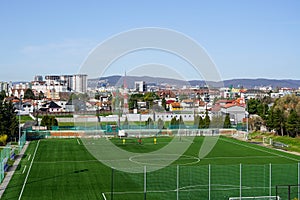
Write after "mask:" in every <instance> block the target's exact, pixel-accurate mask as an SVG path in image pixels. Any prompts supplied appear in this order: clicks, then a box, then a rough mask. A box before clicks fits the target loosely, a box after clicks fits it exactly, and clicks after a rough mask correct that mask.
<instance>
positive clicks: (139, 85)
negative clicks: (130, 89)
mask: <svg viewBox="0 0 300 200" xmlns="http://www.w3.org/2000/svg"><path fill="white" fill-rule="evenodd" d="M134 88H135V90H136V91H137V92H145V91H146V90H147V85H146V83H145V81H135V82H134Z"/></svg>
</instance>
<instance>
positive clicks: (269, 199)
mask: <svg viewBox="0 0 300 200" xmlns="http://www.w3.org/2000/svg"><path fill="white" fill-rule="evenodd" d="M243 199H247V200H251V199H255V200H280V197H279V196H254V197H230V198H229V200H243Z"/></svg>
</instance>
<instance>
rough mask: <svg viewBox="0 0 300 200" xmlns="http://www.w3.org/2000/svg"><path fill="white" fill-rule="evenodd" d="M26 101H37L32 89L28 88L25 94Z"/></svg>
mask: <svg viewBox="0 0 300 200" xmlns="http://www.w3.org/2000/svg"><path fill="white" fill-rule="evenodd" d="M24 99H35V96H34V93H33V91H32V89H30V88H28V89H27V90H26V91H25V93H24Z"/></svg>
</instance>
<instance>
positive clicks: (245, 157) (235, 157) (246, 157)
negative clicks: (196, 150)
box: [201, 156, 278, 160]
mask: <svg viewBox="0 0 300 200" xmlns="http://www.w3.org/2000/svg"><path fill="white" fill-rule="evenodd" d="M277 157H278V156H232V157H230V156H225V157H209V158H202V159H201V160H214V159H249V158H277Z"/></svg>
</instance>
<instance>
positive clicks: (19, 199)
mask: <svg viewBox="0 0 300 200" xmlns="http://www.w3.org/2000/svg"><path fill="white" fill-rule="evenodd" d="M39 144H40V140H39V141H38V143H37V145H36V147H35V151H34V154H33V157H32V160H31V163H30V166H29V169H28V171H27V175H26V177H25V181H24V184H23V187H22V190H21V193H20V196H19V198H18V200H21V197H22V194H23V191H24V189H25V185H26V182H27V179H28V176H29V173H30V170H31V167H32V164H33V160H34V157H35V154H36V152H37V149H38V147H39Z"/></svg>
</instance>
